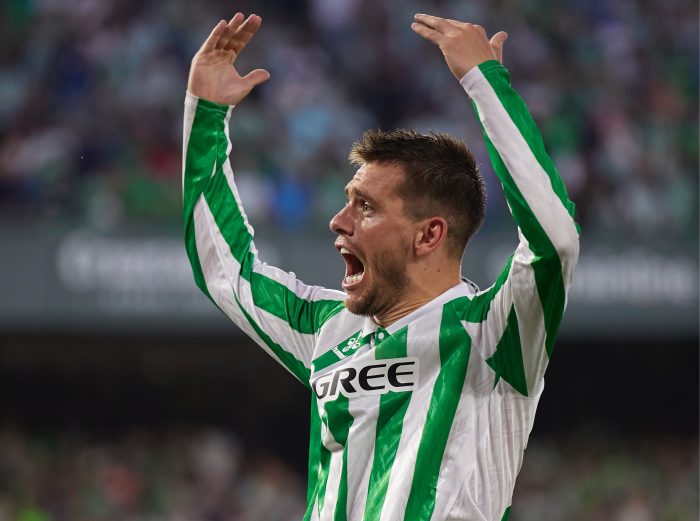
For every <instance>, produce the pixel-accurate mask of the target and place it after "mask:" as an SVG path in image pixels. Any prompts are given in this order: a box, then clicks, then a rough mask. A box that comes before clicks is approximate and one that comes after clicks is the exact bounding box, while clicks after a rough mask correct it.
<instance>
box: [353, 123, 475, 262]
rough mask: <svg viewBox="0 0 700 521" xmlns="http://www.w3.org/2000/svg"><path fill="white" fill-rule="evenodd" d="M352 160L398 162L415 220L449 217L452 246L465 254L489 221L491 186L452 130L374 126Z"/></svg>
mask: <svg viewBox="0 0 700 521" xmlns="http://www.w3.org/2000/svg"><path fill="white" fill-rule="evenodd" d="M349 160H350V162H351V163H353V164H355V165H357V166H362V165H364V164H365V163H375V162H376V163H392V164H395V165H399V166H401V167H402V168H403V170H404V181H403V183H401V185H400V186H399V188H398V194H399V195H400V196H401V197H402V198H403V200H404V210H405V211H406V214H407V215H408V216H409V217H411V218H412V219H414V220H417V219H425V218H427V217H431V216H434V215H439V216H441V217H443V218H444V219H445V220H446V221H447V242H448V247H449V249H450V251H451V252H452V253H453V254H454V255H456V256H460V257H461V256H462V254H463V253H464V249H465V248H466V246H467V242H469V239H470V238H471V237H472V236H473V235H474V234H475V233H476V232H477V231H478V230H479V228H480V227H481V224H482V223H483V222H484V212H485V210H486V188H485V187H484V181H483V179H482V177H481V174H480V173H479V168H478V166H477V164H476V160H475V159H474V155H473V154H472V153H471V151H470V150H469V148H468V147H467V145H466V144H464V142H463V141H461V140H459V139H456V138H454V137H452V136H450V135H448V134H443V133H437V132H431V133H429V134H420V133H418V132H416V131H415V130H406V129H399V130H392V131H388V132H385V131H382V130H378V129H377V130H368V131H366V132H365V133H364V134H363V135H362V138H361V139H360V141H358V142H356V143H354V144H353V146H352V149H351V150H350V156H349Z"/></svg>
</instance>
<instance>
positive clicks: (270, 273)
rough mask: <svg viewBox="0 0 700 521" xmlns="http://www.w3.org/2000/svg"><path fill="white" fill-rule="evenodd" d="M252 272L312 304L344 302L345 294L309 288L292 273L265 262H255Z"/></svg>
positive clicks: (316, 287) (332, 290) (321, 288)
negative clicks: (273, 281) (324, 301)
mask: <svg viewBox="0 0 700 521" xmlns="http://www.w3.org/2000/svg"><path fill="white" fill-rule="evenodd" d="M256 260H257V259H256ZM253 271H255V272H256V273H260V274H261V275H265V276H266V277H267V278H269V279H272V280H275V281H277V282H279V283H280V284H282V285H283V286H285V287H286V288H287V289H289V290H290V291H291V292H293V293H294V294H295V295H296V296H297V297H299V298H300V299H303V300H309V301H312V302H316V301H319V300H337V301H342V300H345V293H343V292H342V291H337V290H334V289H326V288H323V287H321V286H309V285H308V284H304V283H303V282H302V281H300V280H299V279H297V278H296V275H295V274H294V272H286V271H284V270H281V269H279V268H276V267H274V266H268V264H267V263H265V262H256V263H255V267H254V268H253Z"/></svg>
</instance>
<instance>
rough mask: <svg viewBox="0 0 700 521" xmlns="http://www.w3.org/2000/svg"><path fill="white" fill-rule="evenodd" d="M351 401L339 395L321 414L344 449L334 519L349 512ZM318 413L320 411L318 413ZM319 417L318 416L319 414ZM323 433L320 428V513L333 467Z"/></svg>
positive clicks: (322, 419) (317, 494)
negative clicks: (348, 468) (348, 474)
mask: <svg viewBox="0 0 700 521" xmlns="http://www.w3.org/2000/svg"><path fill="white" fill-rule="evenodd" d="M349 405H350V403H349V400H348V398H346V397H345V396H343V395H342V394H341V395H338V398H336V399H335V400H334V401H332V402H330V401H329V402H326V403H325V404H323V405H322V407H323V408H322V409H320V410H321V411H322V412H321V420H320V422H319V423H325V424H326V426H327V427H328V429H329V430H330V432H331V434H332V436H333V439H334V440H335V441H336V442H337V443H338V444H339V445H341V446H342V447H343V468H342V471H341V472H342V473H341V478H340V483H339V489H338V502H337V503H336V510H335V512H334V514H333V515H334V517H333V519H334V520H336V519H346V516H347V514H346V511H347V497H348V489H347V481H348V479H347V465H348V460H347V456H348V447H347V441H348V432H349V431H350V427H351V426H352V423H353V421H354V418H353V417H352V415H351V414H350V412H349V410H348V409H349ZM317 412H318V411H317ZM317 416H318V414H317ZM321 438H322V437H321V433H320V426H319V435H318V438H317V440H316V441H317V443H318V444H319V453H320V458H319V461H320V463H319V467H320V472H319V477H318V482H317V484H316V492H315V495H316V497H317V505H318V510H319V513H320V512H321V510H322V508H323V506H324V502H325V498H326V488H327V486H328V474H329V472H330V466H331V455H332V454H331V452H330V451H329V450H328V449H327V448H326V447H325V446H323V444H322V443H321Z"/></svg>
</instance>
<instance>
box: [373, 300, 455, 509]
mask: <svg viewBox="0 0 700 521" xmlns="http://www.w3.org/2000/svg"><path fill="white" fill-rule="evenodd" d="M441 314H442V309H441V308H439V309H437V310H435V312H434V317H433V318H432V320H434V323H435V324H436V327H434V328H430V329H428V330H425V329H418V327H416V323H415V322H414V323H412V324H410V325H409V326H408V331H407V346H406V347H407V349H406V350H407V355H408V356H409V357H416V358H418V363H419V366H418V367H419V379H420V387H419V388H418V389H417V390H416V391H413V395H412V396H411V401H410V402H409V404H408V408H407V410H406V415H405V416H404V420H403V426H402V429H401V439H400V440H399V447H398V450H397V452H396V457H395V458H394V465H393V467H392V469H391V475H390V477H389V486H388V487H387V492H386V499H385V501H384V506H383V507H382V513H381V516H380V520H381V521H395V520H397V519H403V518H404V514H405V510H406V504H407V503H408V496H409V494H410V492H411V487H410V483H412V481H413V475H414V472H415V467H416V458H417V456H418V447H419V446H420V440H421V436H422V434H423V429H424V427H425V420H426V418H427V415H428V409H429V408H430V398H431V396H432V394H433V387H434V385H435V380H436V379H437V376H438V374H440V368H441V367H440V357H439V356H436V354H437V353H439V352H440V342H439V339H440V327H439V325H440V320H441ZM426 318H427V317H424V318H423V320H421V322H422V324H425V323H427V322H426ZM422 324H421V325H422Z"/></svg>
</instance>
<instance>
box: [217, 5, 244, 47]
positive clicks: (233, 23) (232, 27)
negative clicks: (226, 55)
mask: <svg viewBox="0 0 700 521" xmlns="http://www.w3.org/2000/svg"><path fill="white" fill-rule="evenodd" d="M243 19H244V16H243V13H240V12H239V13H236V14H234V15H233V18H231V20H230V21H229V23H228V24H226V30H225V31H224V34H223V36H222V37H221V39H220V40H219V43H218V44H217V49H225V48H226V46H227V45H228V44H229V43H230V42H231V39H232V38H233V37H234V35H235V34H236V30H237V29H238V27H240V25H241V22H243Z"/></svg>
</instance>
